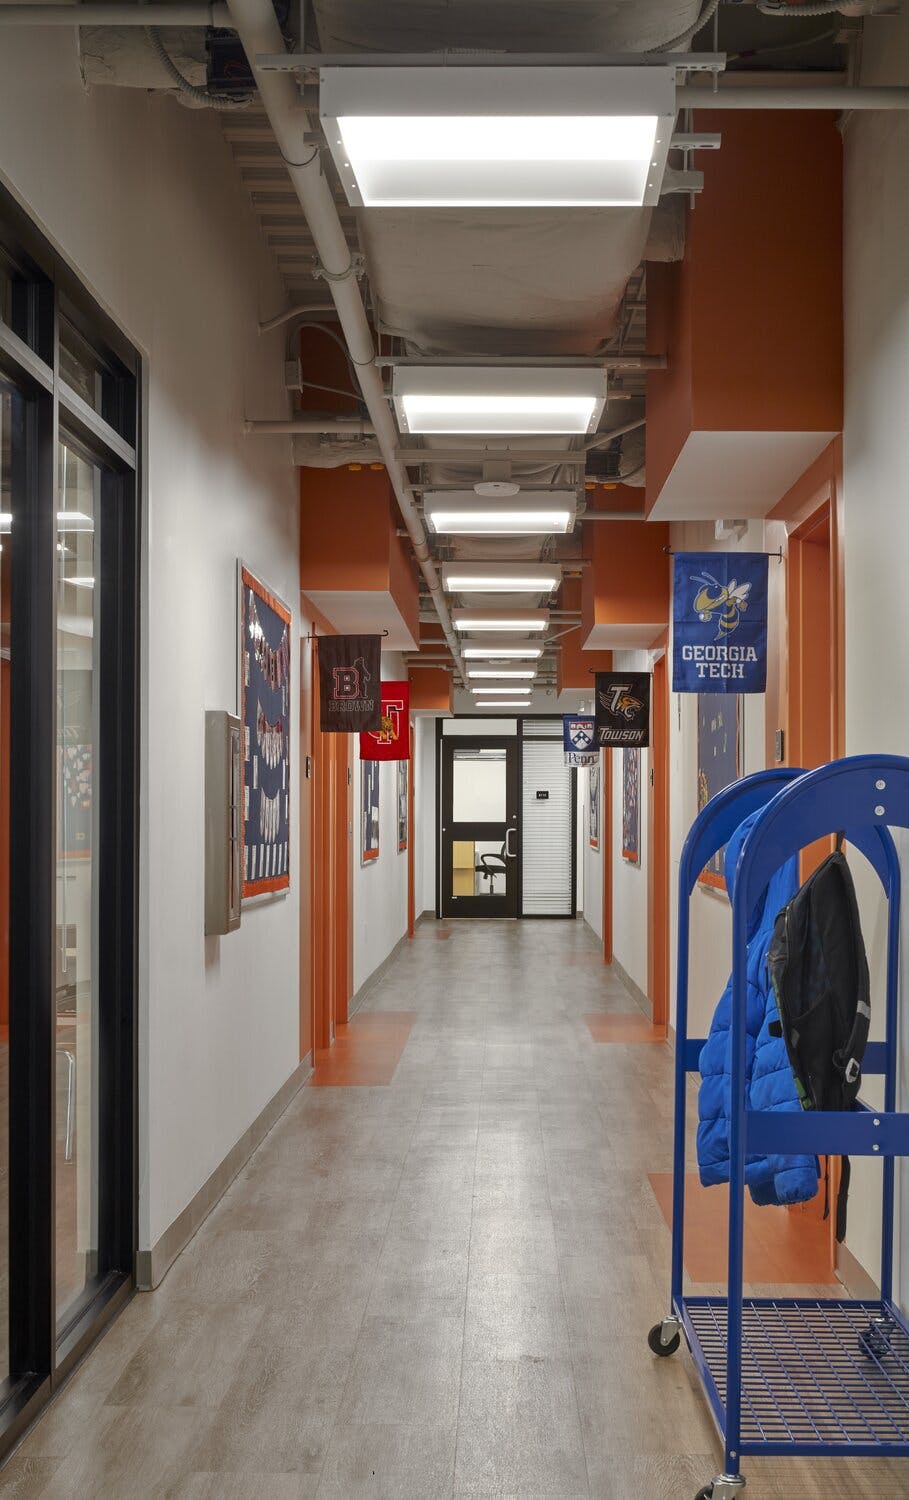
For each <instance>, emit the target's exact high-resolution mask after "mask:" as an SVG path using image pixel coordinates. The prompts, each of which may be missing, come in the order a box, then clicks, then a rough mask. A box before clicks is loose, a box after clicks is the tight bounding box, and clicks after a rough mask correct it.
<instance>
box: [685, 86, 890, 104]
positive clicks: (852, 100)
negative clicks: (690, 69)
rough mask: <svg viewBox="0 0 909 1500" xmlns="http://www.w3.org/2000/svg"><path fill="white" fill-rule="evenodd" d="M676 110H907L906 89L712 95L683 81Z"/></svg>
mask: <svg viewBox="0 0 909 1500" xmlns="http://www.w3.org/2000/svg"><path fill="white" fill-rule="evenodd" d="M675 97H676V103H677V104H678V106H679V109H685V108H689V107H692V108H695V109H909V88H878V87H871V86H869V87H858V88H849V87H848V86H846V85H842V86H836V87H833V88H782V87H781V88H776V87H771V88H742V87H741V86H736V85H733V86H732V87H721V88H719V89H718V90H717V92H716V93H715V94H713V93H711V92H710V90H709V89H704V88H698V87H697V85H696V84H689V83H684V84H682V85H680V87H679V88H677V89H676V91H675Z"/></svg>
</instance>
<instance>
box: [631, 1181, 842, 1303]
mask: <svg viewBox="0 0 909 1500" xmlns="http://www.w3.org/2000/svg"><path fill="white" fill-rule="evenodd" d="M647 1175H648V1177H649V1178H650V1186H651V1187H652V1188H653V1191H654V1196H655V1197H656V1200H657V1203H658V1204H659V1205H660V1209H661V1210H662V1213H663V1218H664V1219H665V1220H666V1223H667V1224H668V1225H669V1226H670V1228H671V1226H672V1173H671V1172H649V1173H648V1174H647ZM821 1191H822V1192H823V1187H822V1188H821ZM728 1217H729V1189H728V1187H726V1186H723V1185H720V1186H717V1187H709V1188H705V1187H701V1184H700V1180H699V1178H698V1175H697V1173H696V1172H687V1173H686V1174H685V1270H686V1271H687V1273H688V1275H689V1276H690V1277H691V1280H692V1281H699V1282H705V1281H706V1282H717V1281H719V1282H724V1281H725V1280H726V1235H727V1232H728V1231H727V1224H728ZM744 1279H745V1281H747V1282H752V1283H770V1284H773V1285H777V1286H786V1285H799V1286H815V1285H818V1284H819V1285H822V1286H835V1285H838V1283H837V1279H836V1276H835V1275H834V1272H833V1267H832V1266H831V1264H830V1229H829V1225H828V1224H827V1223H826V1221H825V1220H824V1219H822V1218H820V1217H815V1215H814V1214H810V1213H793V1212H792V1211H791V1210H790V1209H788V1208H758V1207H757V1206H756V1205H755V1204H754V1203H752V1201H751V1198H750V1197H749V1195H748V1194H747V1193H746V1195H745V1275H744Z"/></svg>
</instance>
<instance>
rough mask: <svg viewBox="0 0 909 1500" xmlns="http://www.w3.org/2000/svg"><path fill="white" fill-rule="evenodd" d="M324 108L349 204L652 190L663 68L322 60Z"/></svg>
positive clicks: (616, 198)
mask: <svg viewBox="0 0 909 1500" xmlns="http://www.w3.org/2000/svg"><path fill="white" fill-rule="evenodd" d="M319 113H320V118H321V123H322V128H323V130H324V132H325V137H326V140H327V141H328V145H329V147H330V149H331V152H332V155H333V157H334V159H335V165H336V167H337V169H338V173H339V176H340V178H341V182H342V184H343V186H344V190H345V192H346V194H347V198H348V201H349V202H350V203H351V204H352V205H353V206H354V207H357V208H360V207H366V208H402V207H419V208H475V207H482V208H503V207H506V208H540V207H553V206H558V207H560V208H591V207H596V208H630V207H641V206H643V205H650V206H652V205H653V204H655V203H657V202H658V201H659V195H660V189H661V186H662V179H663V171H664V168H665V165H666V155H667V152H668V150H669V140H670V137H671V134H672V127H673V122H674V119H675V114H676V104H675V73H674V70H673V69H672V68H669V67H656V66H654V65H652V64H651V65H647V66H644V67H634V66H628V67H620V68H610V67H602V68H597V67H590V68H587V67H577V68H564V67H563V68H559V67H552V68H547V67H539V68H524V67H502V68H496V67H481V68H473V67H460V66H459V67H453V68H443V67H427V68H421V67H413V68H396V67H387V68H383V67H376V68H373V67H353V68H334V67H331V68H323V69H322V70H321V74H320V94H319Z"/></svg>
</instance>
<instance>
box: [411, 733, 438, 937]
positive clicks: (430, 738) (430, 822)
mask: <svg viewBox="0 0 909 1500" xmlns="http://www.w3.org/2000/svg"><path fill="white" fill-rule="evenodd" d="M416 751H417V779H416V784H415V794H416V802H415V806H414V818H415V820H416V825H417V827H416V839H417V843H416V852H417V863H416V871H415V876H416V879H415V885H416V910H417V916H419V915H420V913H421V912H424V911H428V912H432V913H435V909H436V836H437V828H436V716H435V715H430V714H418V715H417V716H416Z"/></svg>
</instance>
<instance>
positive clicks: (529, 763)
mask: <svg viewBox="0 0 909 1500" xmlns="http://www.w3.org/2000/svg"><path fill="white" fill-rule="evenodd" d="M522 753H523V763H524V769H523V775H522V778H521V779H522V787H521V804H522V807H521V810H522V820H521V854H522V859H523V870H522V899H523V911H524V915H525V916H526V917H570V916H571V851H572V839H573V836H574V829H573V827H572V821H571V769H570V767H569V766H566V765H565V755H564V751H563V749H562V721H561V719H525V720H524V742H523V752H522ZM538 792H546V793H547V794H548V795H547V796H545V797H538V796H537V793H538Z"/></svg>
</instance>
